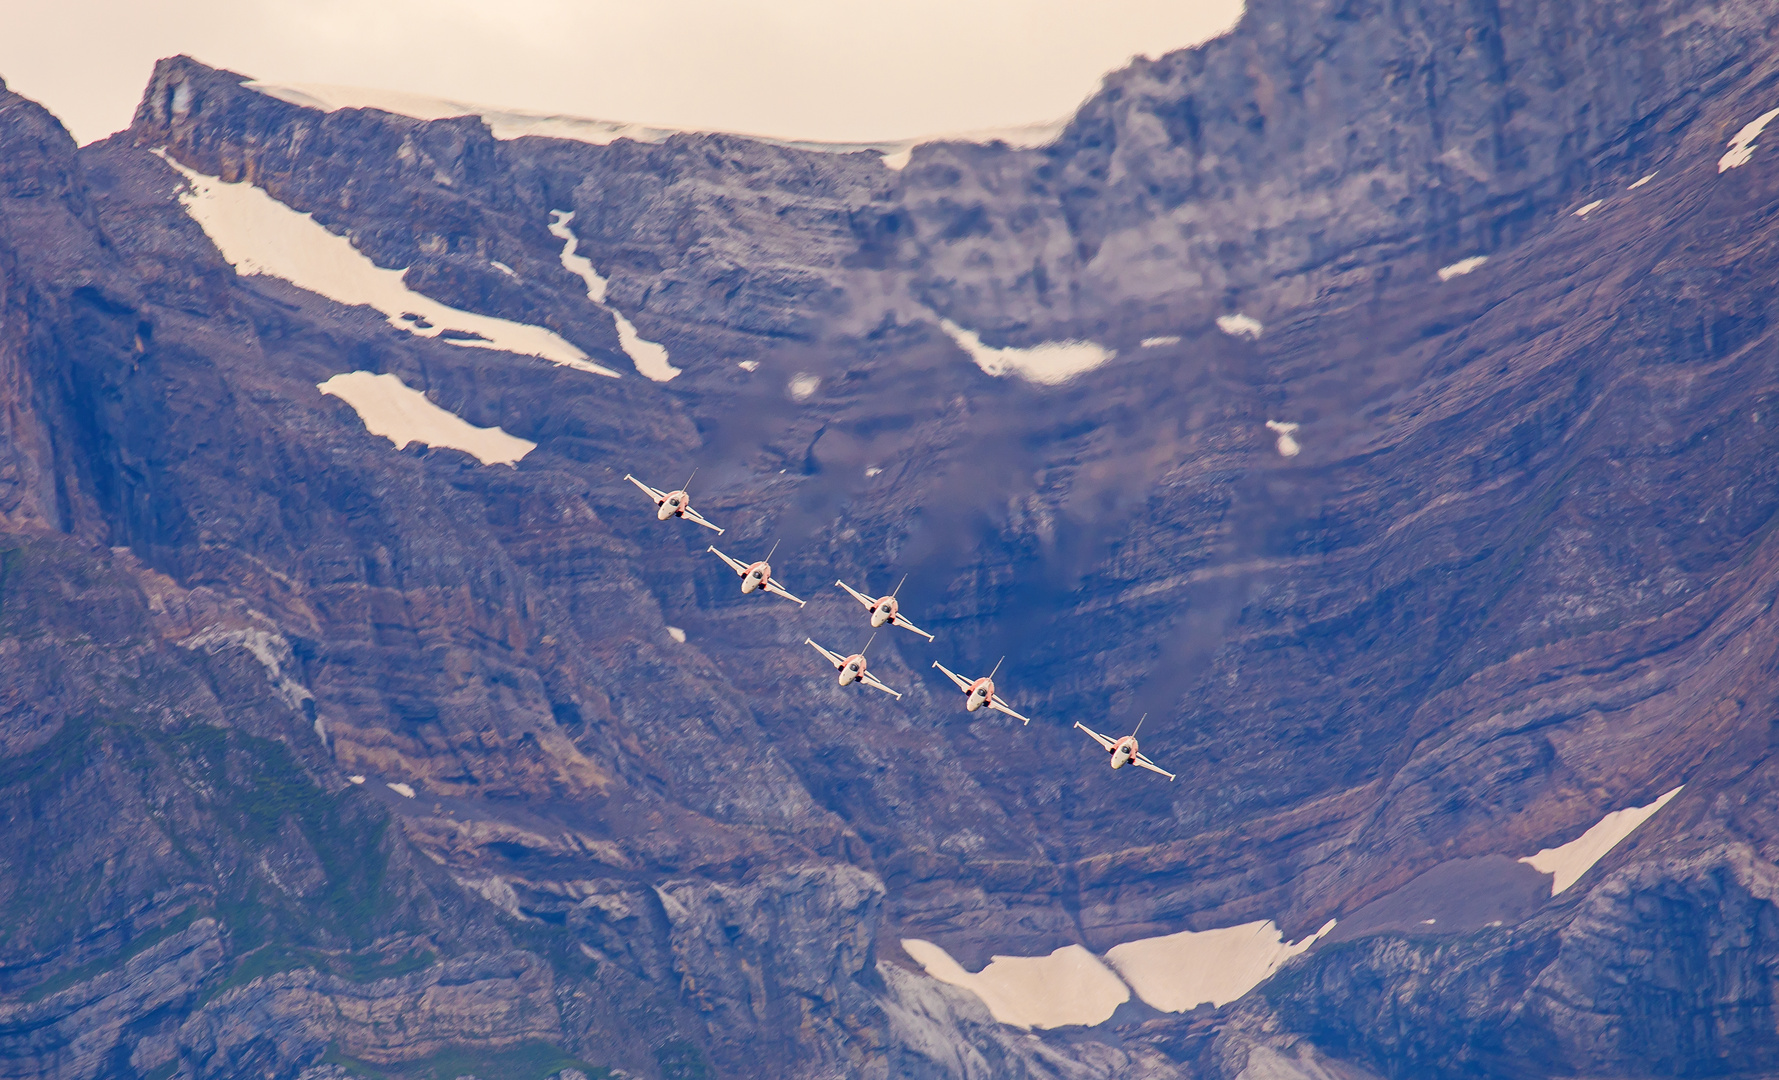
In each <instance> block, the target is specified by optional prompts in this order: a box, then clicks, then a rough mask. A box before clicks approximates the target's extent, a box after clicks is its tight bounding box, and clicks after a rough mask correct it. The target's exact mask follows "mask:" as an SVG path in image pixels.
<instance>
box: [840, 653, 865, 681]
mask: <svg viewBox="0 0 1779 1080" xmlns="http://www.w3.org/2000/svg"><path fill="white" fill-rule="evenodd" d="M864 677H865V657H864V655H863V654H861V653H853V654H852V655H851V656H849V657H847V658H846V660H845V661H844V662H842V663H841V665H840V685H841V686H846V685H848V684H850V683H855V682H857V681H859V680H860V679H862V678H864Z"/></svg>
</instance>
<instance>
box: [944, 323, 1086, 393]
mask: <svg viewBox="0 0 1779 1080" xmlns="http://www.w3.org/2000/svg"><path fill="white" fill-rule="evenodd" d="M939 325H940V326H942V327H944V328H945V332H946V333H947V334H950V335H951V340H953V341H955V342H957V344H958V347H959V348H961V349H963V350H964V351H965V352H967V353H969V354H970V359H972V360H974V361H976V366H977V367H979V368H981V369H982V370H983V371H984V372H985V373H987V374H989V375H993V376H994V377H996V378H1000V377H1002V376H1005V375H1018V376H1019V377H1020V378H1022V379H1026V380H1028V381H1030V382H1035V383H1038V384H1040V385H1042V386H1058V385H1061V384H1062V383H1065V382H1068V381H1069V380H1070V379H1072V378H1074V377H1075V376H1077V375H1080V374H1082V373H1083V372H1088V371H1092V370H1093V369H1094V368H1096V367H1099V366H1100V365H1101V364H1104V363H1105V362H1106V361H1108V360H1110V359H1112V357H1114V356H1116V355H1118V354H1117V353H1116V352H1114V351H1113V350H1111V349H1108V348H1106V347H1104V346H1102V345H1097V344H1095V343H1094V342H1091V341H1050V342H1045V343H1044V344H1042V345H1033V346H1032V347H1031V348H1029V349H1016V348H1009V349H997V348H995V347H994V346H992V345H984V344H983V343H982V338H980V337H978V336H977V335H976V333H975V332H974V331H971V330H965V329H964V328H963V327H961V326H959V325H958V324H956V323H954V322H952V321H951V320H950V319H941V320H940V321H939Z"/></svg>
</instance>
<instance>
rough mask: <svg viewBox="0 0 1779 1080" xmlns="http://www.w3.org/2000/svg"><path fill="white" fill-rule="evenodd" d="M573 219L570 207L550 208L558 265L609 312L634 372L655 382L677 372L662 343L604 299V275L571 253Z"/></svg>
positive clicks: (574, 244) (577, 242)
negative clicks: (559, 245)
mask: <svg viewBox="0 0 1779 1080" xmlns="http://www.w3.org/2000/svg"><path fill="white" fill-rule="evenodd" d="M573 220H574V211H573V210H552V211H550V226H549V228H550V235H551V236H554V237H556V238H557V239H558V240H561V241H562V242H563V244H562V265H563V266H564V267H565V268H566V269H567V270H568V271H569V272H570V273H572V274H578V275H580V278H581V280H582V281H584V282H586V283H587V299H589V300H591V301H593V302H594V303H595V304H598V305H599V306H600V307H602V308H604V309H605V310H606V311H607V312H610V313H611V317H612V321H613V322H615V323H616V324H617V326H618V344H619V345H621V346H623V348H624V355H626V356H628V357H630V362H631V363H633V364H635V365H636V370H637V372H638V373H639V374H641V375H644V376H646V377H648V378H650V379H653V380H655V381H656V382H667V381H668V380H669V379H671V378H673V377H674V376H675V375H678V374H679V373H680V369H679V368H676V367H674V366H673V365H672V364H670V363H668V362H667V347H666V346H665V345H661V344H658V343H656V342H653V341H647V340H644V338H643V336H642V335H641V334H639V333H637V332H636V327H635V326H632V325H631V323H630V320H629V319H626V318H625V317H624V315H623V313H622V312H620V311H619V310H618V309H617V308H614V307H612V306H611V305H609V304H607V303H606V302H605V278H603V277H601V276H600V275H599V271H597V270H595V269H594V268H593V260H591V259H589V258H587V257H586V256H585V255H576V254H575V248H577V247H579V246H580V240H579V238H577V237H576V236H575V234H574V230H573V229H572V228H570V227H569V222H571V221H573Z"/></svg>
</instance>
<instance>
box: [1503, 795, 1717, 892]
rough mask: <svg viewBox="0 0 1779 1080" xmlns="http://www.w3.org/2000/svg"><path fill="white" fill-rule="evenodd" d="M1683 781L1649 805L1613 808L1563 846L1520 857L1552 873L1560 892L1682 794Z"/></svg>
mask: <svg viewBox="0 0 1779 1080" xmlns="http://www.w3.org/2000/svg"><path fill="white" fill-rule="evenodd" d="M1685 786H1686V785H1685V784H1682V785H1680V787H1677V788H1675V789H1674V790H1673V791H1670V792H1668V793H1667V794H1666V795H1663V796H1662V797H1661V798H1659V799H1657V800H1656V801H1655V802H1652V803H1650V804H1649V805H1648V806H1632V807H1628V808H1626V809H1624V810H1614V811H1613V812H1612V813H1610V814H1607V815H1606V816H1605V817H1603V818H1601V819H1600V821H1599V824H1597V825H1595V826H1594V827H1593V828H1591V829H1589V830H1588V831H1587V832H1584V833H1582V834H1581V835H1580V836H1578V837H1576V838H1575V839H1574V840H1571V841H1569V842H1568V843H1567V844H1564V845H1562V846H1561V847H1554V848H1545V849H1544V850H1543V851H1540V852H1539V853H1538V854H1536V855H1528V856H1526V857H1525V858H1523V859H1521V860H1520V861H1521V862H1523V863H1528V864H1530V865H1531V867H1532V869H1534V870H1536V871H1538V872H1539V873H1541V874H1553V875H1555V877H1554V878H1552V880H1551V883H1550V894H1551V895H1552V896H1555V895H1557V894H1558V893H1560V892H1562V891H1563V890H1564V889H1567V888H1568V887H1569V886H1571V885H1573V884H1575V883H1576V882H1577V881H1580V880H1581V876H1582V875H1583V874H1585V873H1587V872H1588V870H1590V869H1591V868H1592V867H1593V865H1594V864H1595V863H1597V862H1599V861H1600V860H1601V859H1603V858H1605V857H1606V853H1607V852H1609V851H1611V850H1612V849H1613V848H1615V847H1617V846H1618V845H1619V844H1620V842H1622V841H1623V840H1624V838H1625V837H1627V836H1629V835H1631V834H1632V833H1633V832H1636V831H1637V826H1639V825H1641V824H1643V823H1644V822H1645V821H1648V820H1649V819H1650V818H1651V817H1654V816H1655V812H1656V811H1657V810H1660V809H1661V808H1662V807H1664V806H1666V805H1668V801H1669V800H1670V799H1672V798H1673V797H1674V796H1676V795H1678V794H1680V788H1684V787H1685Z"/></svg>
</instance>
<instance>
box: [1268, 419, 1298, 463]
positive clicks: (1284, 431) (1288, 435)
mask: <svg viewBox="0 0 1779 1080" xmlns="http://www.w3.org/2000/svg"><path fill="white" fill-rule="evenodd" d="M1300 426H1301V425H1299V424H1293V423H1288V422H1286V421H1284V420H1268V421H1267V422H1266V429H1267V430H1268V431H1270V432H1272V433H1273V434H1275V435H1277V436H1278V437H1279V439H1278V442H1277V444H1276V445H1277V447H1278V451H1279V456H1280V457H1296V456H1297V455H1298V454H1300V453H1302V452H1303V444H1302V443H1300V442H1298V441H1297V429H1298V428H1299V427H1300Z"/></svg>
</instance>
